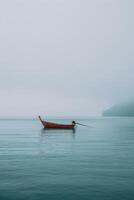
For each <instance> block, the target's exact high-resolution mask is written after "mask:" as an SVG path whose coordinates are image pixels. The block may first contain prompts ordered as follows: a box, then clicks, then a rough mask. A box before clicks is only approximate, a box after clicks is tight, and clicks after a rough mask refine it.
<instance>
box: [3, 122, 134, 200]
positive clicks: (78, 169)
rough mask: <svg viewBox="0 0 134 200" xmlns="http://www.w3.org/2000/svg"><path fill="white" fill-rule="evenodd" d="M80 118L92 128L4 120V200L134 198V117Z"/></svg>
mask: <svg viewBox="0 0 134 200" xmlns="http://www.w3.org/2000/svg"><path fill="white" fill-rule="evenodd" d="M55 121H56V120H55ZM59 121H60V122H65V121H66V120H59ZM79 122H81V123H85V124H88V125H91V126H92V127H90V128H87V127H82V126H79V127H77V129H76V132H75V133H74V132H73V131H69V130H66V131H65V130H64V131H63V130H57V131H54V130H53V131H52V130H51V131H44V130H43V129H42V126H41V124H40V122H39V121H38V120H0V200H11V199H12V200H16V199H17V200H19V199H29V200H38V199H39V200H40V199H41V200H73V199H76V200H79V199H81V200H85V199H87V200H116V199H118V200H129V199H134V118H98V119H97V118H96V119H95V118H94V119H88V120H79Z"/></svg>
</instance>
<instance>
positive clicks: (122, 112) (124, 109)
mask: <svg viewBox="0 0 134 200" xmlns="http://www.w3.org/2000/svg"><path fill="white" fill-rule="evenodd" d="M102 115H103V116H108V117H118V116H121V117H134V102H131V103H124V104H118V105H114V106H112V107H111V108H109V109H107V110H105V111H104V112H103V113H102Z"/></svg>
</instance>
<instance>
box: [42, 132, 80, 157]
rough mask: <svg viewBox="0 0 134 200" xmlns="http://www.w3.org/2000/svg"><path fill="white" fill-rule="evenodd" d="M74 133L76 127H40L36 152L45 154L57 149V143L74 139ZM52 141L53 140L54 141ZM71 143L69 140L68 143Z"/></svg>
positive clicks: (60, 143)
mask: <svg viewBox="0 0 134 200" xmlns="http://www.w3.org/2000/svg"><path fill="white" fill-rule="evenodd" d="M75 133H76V129H68V130H67V129H41V130H40V132H39V143H38V153H39V154H40V155H46V154H49V153H50V151H55V150H57V144H59V146H60V145H62V142H63V143H66V141H68V140H69V141H72V140H74V139H75ZM70 137H71V138H72V139H71V138H70ZM69 138H70V139H69ZM53 141H55V143H54V142H53ZM71 144H72V143H71V142H70V145H71ZM72 145H73V144H72ZM61 151H62V150H61Z"/></svg>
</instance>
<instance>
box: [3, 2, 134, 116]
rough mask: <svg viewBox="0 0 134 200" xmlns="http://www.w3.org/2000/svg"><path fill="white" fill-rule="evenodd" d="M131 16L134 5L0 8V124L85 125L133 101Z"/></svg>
mask: <svg viewBox="0 0 134 200" xmlns="http://www.w3.org/2000/svg"><path fill="white" fill-rule="evenodd" d="M133 9H134V1H133V0H12V1H11V0H0V117H11V116H15V117H16V116H28V117H30V116H35V117H36V116H37V115H38V114H41V115H43V116H82V117H84V116H86V117H87V116H92V115H100V114H101V112H102V111H103V110H104V109H105V108H107V107H109V106H111V105H112V104H114V103H118V102H120V101H128V100H132V99H133V97H134V93H133V86H134V55H133V52H134V12H133Z"/></svg>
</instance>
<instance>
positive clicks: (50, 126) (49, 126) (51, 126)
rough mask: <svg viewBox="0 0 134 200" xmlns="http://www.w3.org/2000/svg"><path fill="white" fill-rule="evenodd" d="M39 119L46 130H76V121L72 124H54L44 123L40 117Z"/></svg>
mask: <svg viewBox="0 0 134 200" xmlns="http://www.w3.org/2000/svg"><path fill="white" fill-rule="evenodd" d="M39 119H40V121H41V123H42V125H43V127H44V128H46V129H74V128H75V125H76V124H75V121H73V122H72V124H57V123H53V122H48V121H44V120H42V119H41V117H40V116H39Z"/></svg>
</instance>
